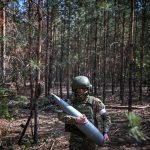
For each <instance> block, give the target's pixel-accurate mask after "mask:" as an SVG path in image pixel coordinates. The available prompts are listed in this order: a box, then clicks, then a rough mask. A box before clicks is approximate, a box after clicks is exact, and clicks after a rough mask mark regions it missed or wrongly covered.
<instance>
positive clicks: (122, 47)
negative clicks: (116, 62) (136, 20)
mask: <svg viewBox="0 0 150 150" xmlns="http://www.w3.org/2000/svg"><path fill="white" fill-rule="evenodd" d="M124 32H125V12H123V21H122V40H121V48H120V63H121V66H120V100H121V103H122V105H123V104H124Z"/></svg>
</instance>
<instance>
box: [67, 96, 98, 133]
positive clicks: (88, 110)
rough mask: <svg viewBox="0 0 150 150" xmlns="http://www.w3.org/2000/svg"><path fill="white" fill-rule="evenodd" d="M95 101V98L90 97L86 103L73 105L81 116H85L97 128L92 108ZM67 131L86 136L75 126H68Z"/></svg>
mask: <svg viewBox="0 0 150 150" xmlns="http://www.w3.org/2000/svg"><path fill="white" fill-rule="evenodd" d="M93 100H94V97H93V96H88V98H87V100H86V102H84V101H83V102H80V103H73V107H74V108H76V109H77V110H78V111H79V112H80V113H81V114H85V115H86V117H87V119H88V120H89V121H90V122H91V123H93V124H94V125H95V126H97V121H96V118H95V115H94V111H93V106H92V103H93ZM65 131H66V132H72V133H75V134H78V135H80V136H84V134H83V133H82V132H81V131H80V130H79V129H78V128H77V127H76V126H75V125H70V124H66V125H65Z"/></svg>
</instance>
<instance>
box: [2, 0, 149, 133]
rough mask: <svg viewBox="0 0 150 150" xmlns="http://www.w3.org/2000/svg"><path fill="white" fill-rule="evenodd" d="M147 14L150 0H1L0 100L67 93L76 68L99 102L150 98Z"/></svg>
mask: <svg viewBox="0 0 150 150" xmlns="http://www.w3.org/2000/svg"><path fill="white" fill-rule="evenodd" d="M149 20H150V2H149V1H148V0H101V1H98V0H83V1H78V0H42V1H41V0H11V1H7V0H1V1H0V96H1V103H0V105H2V106H3V104H4V103H6V99H7V101H8V99H10V97H11V99H12V97H13V96H14V95H15V97H16V95H17V96H18V97H19V98H20V99H24V98H25V97H26V98H27V99H29V100H30V102H31V103H37V102H36V99H38V98H39V96H40V94H41V87H42V94H43V95H44V96H45V97H46V96H48V95H49V94H50V93H51V92H54V93H55V94H57V95H59V96H60V97H62V98H63V97H65V98H70V96H71V80H72V78H73V77H74V76H77V75H85V76H88V77H89V79H90V81H91V83H92V85H93V88H92V93H93V95H95V96H98V97H99V98H101V99H102V101H103V102H104V103H107V101H109V100H111V99H112V98H114V99H115V98H116V97H117V98H118V101H117V103H118V104H120V105H125V104H127V110H128V111H129V112H132V105H133V103H134V104H135V103H136V104H140V105H144V104H145V100H146V102H147V103H148V104H149V96H150V78H149V76H150V59H149V58H150V50H149V49H150V46H149V43H150V32H149V31H150V21H149ZM39 86H40V87H39ZM6 97H7V98H6ZM8 97H9V98H8ZM109 103H110V101H109ZM35 116H36V117H35V118H37V115H35ZM35 122H36V119H35ZM35 128H36V127H35ZM35 130H36V129H35Z"/></svg>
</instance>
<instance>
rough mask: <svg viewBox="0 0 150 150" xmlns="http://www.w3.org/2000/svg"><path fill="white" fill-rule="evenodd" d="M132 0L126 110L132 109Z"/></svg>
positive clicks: (132, 1)
mask: <svg viewBox="0 0 150 150" xmlns="http://www.w3.org/2000/svg"><path fill="white" fill-rule="evenodd" d="M134 5H135V4H134V0H131V28H130V30H131V31H130V48H129V50H130V52H129V99H128V112H130V111H132V82H133V78H132V75H133V51H134V43H133V41H134Z"/></svg>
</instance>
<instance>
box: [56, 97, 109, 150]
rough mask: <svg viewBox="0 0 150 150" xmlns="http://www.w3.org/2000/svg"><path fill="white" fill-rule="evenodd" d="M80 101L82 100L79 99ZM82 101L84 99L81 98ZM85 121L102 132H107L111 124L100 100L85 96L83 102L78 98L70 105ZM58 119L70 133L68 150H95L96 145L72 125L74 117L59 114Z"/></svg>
mask: <svg viewBox="0 0 150 150" xmlns="http://www.w3.org/2000/svg"><path fill="white" fill-rule="evenodd" d="M80 99H82V98H81V97H80ZM83 99H84V98H83ZM71 105H72V106H73V107H74V108H76V109H77V110H78V111H79V112H81V113H82V114H85V115H86V117H87V119H88V120H89V121H90V122H92V123H93V124H94V125H95V126H96V127H97V128H99V129H100V131H102V132H104V133H105V132H106V133H107V132H108V131H109V127H110V124H111V121H110V117H109V115H108V113H107V112H106V110H105V105H104V104H103V103H102V101H101V100H99V99H98V98H95V97H93V96H89V95H86V98H85V100H84V101H83V100H79V98H78V97H76V99H74V100H73V101H72V104H71ZM59 119H60V120H61V121H63V122H65V130H66V132H70V133H71V134H70V140H69V143H70V145H69V149H70V150H96V149H97V145H96V144H95V143H94V142H93V141H91V140H90V139H88V138H87V137H86V136H85V135H84V133H82V132H81V131H80V130H79V129H78V128H77V127H76V126H75V125H74V124H75V123H76V122H75V117H72V116H70V115H66V114H63V113H61V114H59Z"/></svg>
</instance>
